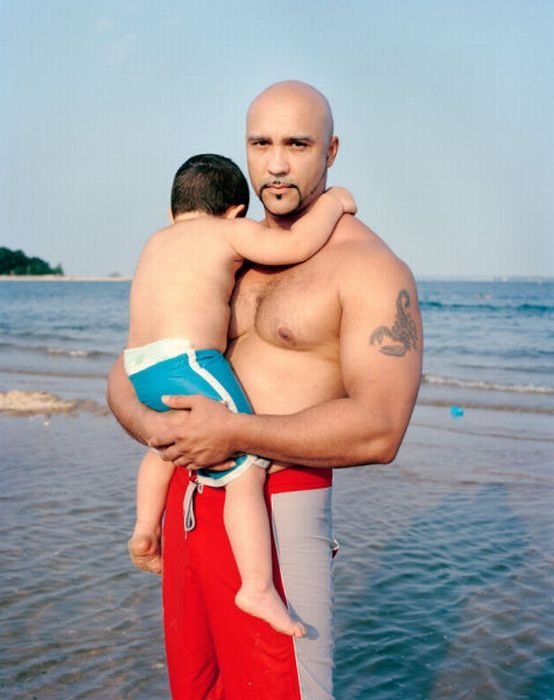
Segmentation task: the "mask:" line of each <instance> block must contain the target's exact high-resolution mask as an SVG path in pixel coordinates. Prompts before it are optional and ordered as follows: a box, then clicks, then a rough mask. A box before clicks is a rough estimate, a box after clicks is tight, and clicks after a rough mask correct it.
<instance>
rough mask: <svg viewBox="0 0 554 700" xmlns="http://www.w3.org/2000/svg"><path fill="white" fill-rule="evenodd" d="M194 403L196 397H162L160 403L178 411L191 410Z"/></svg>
mask: <svg viewBox="0 0 554 700" xmlns="http://www.w3.org/2000/svg"><path fill="white" fill-rule="evenodd" d="M195 402H196V396H178V395H176V396H168V395H164V396H162V403H165V405H166V406H169V408H174V409H178V410H185V411H186V410H189V411H190V410H191V409H192V407H193V406H194V404H195Z"/></svg>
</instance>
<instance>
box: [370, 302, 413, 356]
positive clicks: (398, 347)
mask: <svg viewBox="0 0 554 700" xmlns="http://www.w3.org/2000/svg"><path fill="white" fill-rule="evenodd" d="M409 308H410V295H409V294H408V292H407V291H406V290H405V289H401V290H400V292H399V293H398V296H397V298H396V319H395V321H394V324H393V326H392V328H388V327H387V326H379V328H376V329H375V330H374V331H373V333H372V334H371V336H370V338H369V342H370V343H371V345H375V344H377V345H378V346H379V350H380V351H381V352H382V353H384V354H385V355H393V356H395V357H403V356H404V355H405V354H406V353H407V352H408V350H415V349H416V348H417V325H416V322H415V321H414V320H413V318H412V317H411V314H410V312H409V310H408V309H409ZM385 338H389V339H390V340H392V341H394V343H390V344H386V345H384V344H383V342H384V340H385Z"/></svg>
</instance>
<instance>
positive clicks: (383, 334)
mask: <svg viewBox="0 0 554 700" xmlns="http://www.w3.org/2000/svg"><path fill="white" fill-rule="evenodd" d="M346 223H347V228H345V229H344V230H343V231H341V232H340V239H339V240H337V243H336V247H337V250H336V255H337V259H338V260H337V274H338V288H339V293H340V300H341V306H342V310H343V321H345V322H347V323H350V324H352V325H354V326H355V325H357V324H359V323H360V322H361V320H362V319H365V321H366V323H367V326H366V328H367V329H368V330H370V345H372V346H374V347H375V348H376V349H378V350H379V351H380V352H381V353H383V354H385V355H389V356H390V355H392V356H403V355H405V354H406V352H408V351H409V350H419V349H420V345H421V344H420V342H419V339H420V338H421V335H422V330H421V315H420V311H419V303H418V298H417V287H416V283H415V280H414V277H413V275H412V272H411V270H410V268H409V267H408V265H406V263H405V262H404V261H403V260H401V259H400V258H399V257H398V256H397V255H395V254H394V252H393V251H392V250H391V249H390V248H389V246H388V245H386V243H385V242H384V241H383V240H382V239H381V238H380V237H379V236H378V235H377V234H376V233H374V232H373V231H371V229H369V228H368V227H367V226H364V224H362V223H361V222H359V221H358V220H357V219H354V218H353V217H351V221H348V222H346Z"/></svg>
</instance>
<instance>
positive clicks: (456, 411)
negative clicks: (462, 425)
mask: <svg viewBox="0 0 554 700" xmlns="http://www.w3.org/2000/svg"><path fill="white" fill-rule="evenodd" d="M450 415H451V416H452V418H461V417H462V416H463V415H464V409H463V408H462V407H461V406H450Z"/></svg>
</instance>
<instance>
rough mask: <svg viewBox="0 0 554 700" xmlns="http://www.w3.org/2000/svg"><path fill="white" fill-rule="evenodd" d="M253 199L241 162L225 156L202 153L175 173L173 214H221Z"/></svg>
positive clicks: (245, 208) (244, 211)
mask: <svg viewBox="0 0 554 700" xmlns="http://www.w3.org/2000/svg"><path fill="white" fill-rule="evenodd" d="M249 201H250V193H249V191H248V183H247V181H246V178H245V177H244V175H243V174H242V171H241V169H240V168H239V167H238V165H235V163H233V161H232V160H230V159H229V158H225V157H224V156H218V155H215V154H214V153H203V154H201V155H197V156H192V158H189V159H188V160H187V161H185V162H184V163H183V165H181V167H180V168H179V170H177V172H176V173H175V177H174V179H173V187H172V188H171V213H172V214H173V217H174V218H175V217H176V216H178V215H179V214H186V213H187V212H191V211H201V212H205V213H206V214H212V215H213V216H222V215H223V214H224V213H225V212H226V211H227V209H228V208H229V207H231V206H236V205H237V204H244V210H243V211H242V212H241V213H240V216H246V210H247V209H248V204H249Z"/></svg>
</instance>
